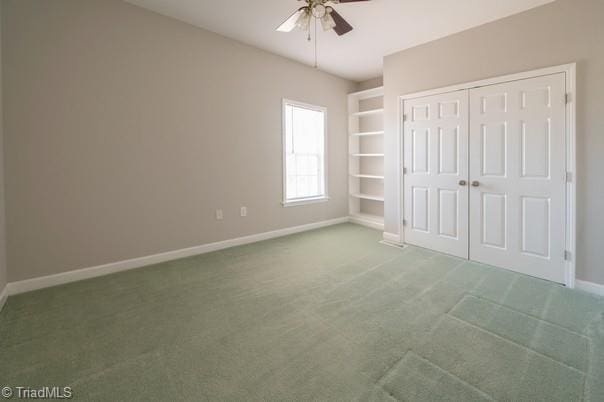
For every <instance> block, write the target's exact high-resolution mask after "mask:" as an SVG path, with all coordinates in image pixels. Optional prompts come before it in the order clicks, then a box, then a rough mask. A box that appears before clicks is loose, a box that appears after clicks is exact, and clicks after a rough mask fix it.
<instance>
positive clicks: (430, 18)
mask: <svg viewBox="0 0 604 402" xmlns="http://www.w3.org/2000/svg"><path fill="white" fill-rule="evenodd" d="M126 1H127V2H129V3H132V4H135V5H138V6H141V7H144V8H147V9H149V10H153V11H155V12H158V13H160V14H164V15H167V16H170V17H173V18H176V19H179V20H181V21H184V22H188V23H190V24H193V25H196V26H199V27H202V28H205V29H208V30H210V31H213V32H216V33H219V34H222V35H224V36H228V37H230V38H233V39H236V40H239V41H241V42H244V43H247V44H250V45H253V46H256V47H259V48H261V49H265V50H268V51H270V52H273V53H276V54H279V55H282V56H285V57H288V58H290V59H294V60H297V61H300V62H302V63H305V64H308V65H313V64H314V52H313V45H312V44H311V43H309V42H307V40H306V33H304V32H303V31H299V30H295V31H293V32H291V33H282V32H276V31H275V28H276V27H277V26H278V25H280V24H281V22H283V21H284V20H285V19H286V18H287V17H288V16H289V15H290V14H292V13H293V12H294V11H295V10H296V9H297V7H300V4H301V3H300V2H299V1H297V0H126ZM552 1H554V0H372V1H367V2H360V3H350V4H338V5H336V6H335V9H336V10H337V11H338V12H339V13H340V14H341V15H342V16H343V17H344V18H345V19H347V20H348V22H350V24H351V25H352V26H353V27H354V28H355V29H354V31H352V32H351V33H349V34H347V35H344V36H342V37H338V36H337V35H336V34H335V32H333V31H329V32H323V31H322V30H321V28H320V25H319V28H318V29H319V35H318V39H319V40H318V58H319V68H320V69H321V70H324V71H327V72H330V73H333V74H336V75H339V76H341V77H344V78H348V79H351V80H355V81H362V80H365V79H368V78H373V77H376V76H379V75H381V73H382V64H383V63H382V61H383V57H384V56H386V55H388V54H392V53H395V52H397V51H400V50H403V49H407V48H410V47H413V46H417V45H419V44H422V43H426V42H430V41H432V40H435V39H438V38H442V37H444V36H448V35H451V34H453V33H456V32H460V31H463V30H466V29H469V28H472V27H475V26H478V25H482V24H485V23H487V22H490V21H494V20H497V19H500V18H503V17H506V16H509V15H512V14H516V13H519V12H522V11H525V10H528V9H530V8H534V7H537V6H540V5H543V4H546V3H550V2H552Z"/></svg>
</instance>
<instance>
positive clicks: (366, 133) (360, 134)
mask: <svg viewBox="0 0 604 402" xmlns="http://www.w3.org/2000/svg"><path fill="white" fill-rule="evenodd" d="M351 135H352V136H353V137H369V136H373V135H384V132H383V131H367V132H365V133H353V134H351Z"/></svg>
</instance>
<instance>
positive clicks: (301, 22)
mask: <svg viewBox="0 0 604 402" xmlns="http://www.w3.org/2000/svg"><path fill="white" fill-rule="evenodd" d="M310 14H311V13H310V9H308V8H305V9H304V10H302V13H301V14H300V16H299V17H298V20H297V21H296V26H297V27H298V28H300V29H303V30H305V31H308V29H309V28H310Z"/></svg>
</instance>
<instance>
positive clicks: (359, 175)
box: [351, 174, 384, 180]
mask: <svg viewBox="0 0 604 402" xmlns="http://www.w3.org/2000/svg"><path fill="white" fill-rule="evenodd" d="M351 176H352V177H357V178H359V179H378V180H384V176H378V175H373V174H351Z"/></svg>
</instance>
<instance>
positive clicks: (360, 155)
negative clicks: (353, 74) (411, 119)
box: [348, 87, 384, 231]
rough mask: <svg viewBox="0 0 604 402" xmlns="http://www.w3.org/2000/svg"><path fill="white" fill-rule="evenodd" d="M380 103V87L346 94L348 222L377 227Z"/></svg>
mask: <svg viewBox="0 0 604 402" xmlns="http://www.w3.org/2000/svg"><path fill="white" fill-rule="evenodd" d="M383 105H384V88H383V87H378V88H371V89H366V90H363V91H359V92H355V93H352V94H349V95H348V113H349V116H350V118H349V119H348V134H349V135H348V155H349V158H348V177H349V179H348V194H349V196H348V216H349V218H350V222H354V223H356V224H359V225H363V226H368V227H370V228H373V229H377V230H381V231H383V230H384V213H383V209H384V189H383V184H384V176H383V173H381V172H382V171H383V167H384V151H383V149H384V141H383V140H384V121H383V114H384V109H383V108H384V106H383ZM365 116H367V118H365ZM376 173H377V174H376Z"/></svg>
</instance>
